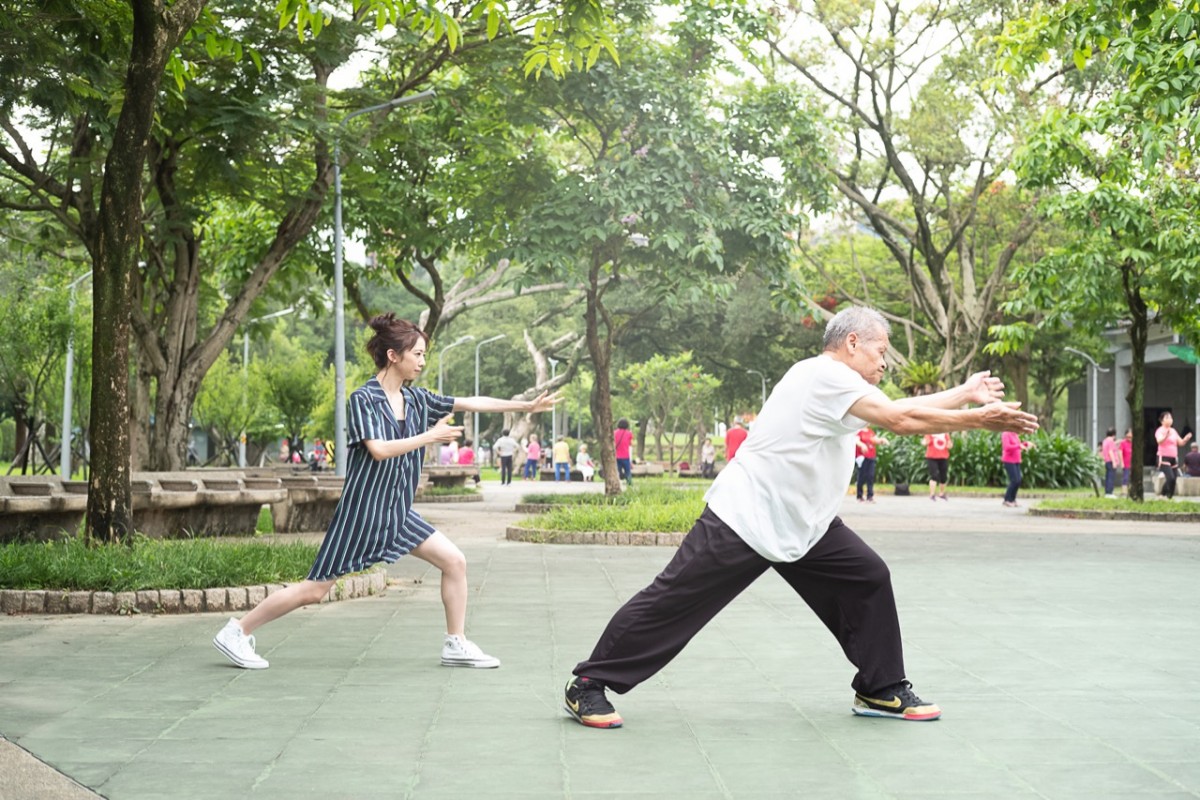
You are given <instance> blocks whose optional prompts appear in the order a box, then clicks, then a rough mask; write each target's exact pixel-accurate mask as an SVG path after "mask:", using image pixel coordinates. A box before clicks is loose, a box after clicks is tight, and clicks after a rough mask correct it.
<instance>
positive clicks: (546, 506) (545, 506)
mask: <svg viewBox="0 0 1200 800" xmlns="http://www.w3.org/2000/svg"><path fill="white" fill-rule="evenodd" d="M556 508H566V503H517V505H516V506H515V507H514V508H513V511H515V512H516V513H518V514H545V513H546V512H547V511H553V510H554V509H556Z"/></svg>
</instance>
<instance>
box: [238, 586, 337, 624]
mask: <svg viewBox="0 0 1200 800" xmlns="http://www.w3.org/2000/svg"><path fill="white" fill-rule="evenodd" d="M336 581H337V579H336V578H334V579H331V580H327V581H310V580H303V581H300V583H293V584H292V585H291V586H287V587H285V588H283V589H280V590H279V591H278V592H275V593H274V594H270V595H267V597H266V599H264V600H263V601H262V602H261V603H259V604H258V605H256V606H255V607H254V609H253V610H252V611H251V612H250V613H249V614H247V615H246V616H244V617H242V618H241V619H240V620H238V621H239V623H240V624H241V626H242V630H243V631H244V632H245V633H246V634H247V635H249V634H251V633H253V632H254V629H255V628H259V627H261V626H263V625H266V624H267V623H268V622H270V621H271V620H274V619H279V618H280V617H282V616H283V615H284V614H287V613H288V612H291V611H295V610H296V609H297V608H300V607H301V606H307V605H311V604H312V603H319V602H321V598H322V597H324V596H325V595H327V594H329V589H330V587H332V586H333V584H334V583H335V582H336Z"/></svg>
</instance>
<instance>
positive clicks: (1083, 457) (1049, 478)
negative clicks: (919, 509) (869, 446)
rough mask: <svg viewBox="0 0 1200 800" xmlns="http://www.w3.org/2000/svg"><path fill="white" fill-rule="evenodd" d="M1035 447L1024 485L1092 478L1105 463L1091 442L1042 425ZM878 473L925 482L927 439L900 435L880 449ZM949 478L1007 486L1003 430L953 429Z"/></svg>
mask: <svg viewBox="0 0 1200 800" xmlns="http://www.w3.org/2000/svg"><path fill="white" fill-rule="evenodd" d="M1026 440H1027V441H1032V442H1033V445H1034V446H1033V447H1032V448H1030V449H1028V450H1026V451H1025V452H1024V454H1023V455H1022V458H1021V473H1022V486H1023V487H1025V488H1027V489H1066V488H1075V487H1080V486H1088V485H1090V484H1091V481H1092V477H1093V476H1094V475H1097V474H1099V473H1100V472H1101V470H1102V467H1103V464H1101V462H1100V460H1099V458H1098V457H1097V456H1096V455H1095V454H1094V453H1092V452H1091V451H1090V450H1089V449H1088V446H1087V444H1086V443H1084V442H1082V441H1080V440H1079V439H1076V438H1074V437H1072V436H1067V435H1065V434H1061V433H1047V432H1045V431H1038V433H1037V434H1035V435H1034V436H1032V437H1026ZM878 457H879V465H878V467H877V470H878V473H877V474H878V479H879V480H880V482H883V483H896V482H898V481H900V482H907V483H910V484H921V483H925V482H926V481H928V479H929V473H928V470H927V468H926V465H925V445H924V444H923V443H922V440H921V437H919V436H903V437H902V436H897V437H892V438H891V439H890V444H889V445H888V446H886V447H880V448H879V450H878ZM949 472H950V474H949V478H950V483H951V484H953V485H955V486H1004V485H1006V484H1007V483H1008V478H1007V476H1006V474H1005V472H1004V467H1003V465H1002V464H1001V462H1000V434H998V433H993V432H991V431H970V432H969V433H965V434H964V433H957V434H954V447H952V448H951V449H950V465H949Z"/></svg>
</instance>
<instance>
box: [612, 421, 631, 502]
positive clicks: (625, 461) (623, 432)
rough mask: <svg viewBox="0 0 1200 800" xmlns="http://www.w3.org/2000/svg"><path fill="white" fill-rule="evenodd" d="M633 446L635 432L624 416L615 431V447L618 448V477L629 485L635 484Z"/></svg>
mask: <svg viewBox="0 0 1200 800" xmlns="http://www.w3.org/2000/svg"><path fill="white" fill-rule="evenodd" d="M632 446H633V434H632V433H631V432H630V430H629V420H627V419H624V418H622V419H620V420H618V421H617V429H616V430H615V431H613V447H614V448H615V449H616V458H617V479H618V480H623V481H625V483H626V484H627V485H628V486H633V460H632V459H631V458H630V449H631V447H632Z"/></svg>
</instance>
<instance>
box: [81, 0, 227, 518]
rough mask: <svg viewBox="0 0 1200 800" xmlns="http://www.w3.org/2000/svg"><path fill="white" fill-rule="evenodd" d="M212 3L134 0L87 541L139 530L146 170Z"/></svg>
mask: <svg viewBox="0 0 1200 800" xmlns="http://www.w3.org/2000/svg"><path fill="white" fill-rule="evenodd" d="M204 4H205V0H177V2H175V3H174V4H173V5H172V6H171V7H170V8H169V9H167V8H165V7H164V4H163V3H162V2H161V0H133V2H132V3H131V5H132V6H133V37H132V46H131V48H130V56H129V71H128V73H127V74H126V77H125V87H124V90H125V91H124V97H123V102H122V104H121V113H120V116H119V117H118V118H117V125H116V129H115V130H114V132H113V143H112V148H111V149H110V150H109V152H108V158H107V159H106V160H105V163H104V182H103V186H102V188H101V193H100V213H99V216H98V218H97V229H96V235H95V240H94V242H93V243H92V246H91V247H89V250H90V251H91V255H92V303H93V313H92V404H91V408H92V420H91V426H90V429H89V439H90V441H91V445H92V478H91V481H90V484H89V490H88V508H87V537H88V539H89V540H91V541H106V542H114V541H119V540H121V539H124V538H125V536H126V535H128V534H129V533H130V532H131V531H132V530H133V495H132V490H131V488H130V483H129V481H130V467H131V464H130V434H129V340H130V322H129V320H130V314H131V311H132V309H131V305H132V297H133V295H132V286H133V278H134V272H135V264H136V262H137V251H138V244H139V241H140V235H141V228H140V223H141V211H142V168H143V166H144V165H145V162H146V152H147V140H148V138H149V136H150V129H151V125H152V123H153V121H154V106H155V100H156V98H157V96H158V87H159V84H160V83H161V81H162V77H163V69H164V67H165V66H166V63H167V57H168V56H169V55H170V53H171V50H172V48H174V47H175V45H176V43H178V41H179V39H180V37H181V36H182V35H183V32H184V31H186V30H188V29H189V28H191V26H192V24H193V23H194V22H195V21H196V18H197V17H198V16H199V14H200V11H201V10H202V9H203V7H204Z"/></svg>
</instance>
